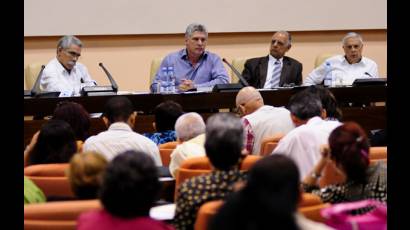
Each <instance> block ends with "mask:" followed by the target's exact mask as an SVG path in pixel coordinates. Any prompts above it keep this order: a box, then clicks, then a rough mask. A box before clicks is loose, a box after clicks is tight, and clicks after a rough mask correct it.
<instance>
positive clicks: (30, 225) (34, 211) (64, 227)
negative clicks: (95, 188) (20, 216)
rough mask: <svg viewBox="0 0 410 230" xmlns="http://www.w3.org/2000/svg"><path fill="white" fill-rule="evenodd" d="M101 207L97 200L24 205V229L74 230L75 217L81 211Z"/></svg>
mask: <svg viewBox="0 0 410 230" xmlns="http://www.w3.org/2000/svg"><path fill="white" fill-rule="evenodd" d="M101 207H102V206H101V204H100V202H99V201H98V200H85V201H61V202H48V203H41V204H28V205H24V229H25V230H37V229H42V230H48V229H50V230H51V229H53V230H75V229H76V225H77V218H78V216H79V215H80V214H81V213H83V212H86V211H90V210H95V209H101Z"/></svg>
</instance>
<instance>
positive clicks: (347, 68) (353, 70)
mask: <svg viewBox="0 0 410 230" xmlns="http://www.w3.org/2000/svg"><path fill="white" fill-rule="evenodd" d="M342 45H343V50H344V53H345V54H344V55H336V56H334V57H330V58H328V59H326V60H325V61H324V62H323V63H322V64H321V65H320V66H319V67H317V68H316V69H314V70H313V71H312V72H311V73H310V74H309V75H308V76H307V77H306V78H305V79H304V81H303V84H304V85H318V84H322V83H323V80H324V79H325V75H326V74H327V71H326V68H327V67H326V65H330V68H331V73H332V75H333V76H334V77H336V76H338V77H340V78H341V79H342V81H343V85H351V84H352V83H353V81H354V80H356V79H357V78H377V77H379V73H378V69H377V64H376V62H374V61H373V60H371V59H369V58H367V57H363V56H362V51H363V39H362V36H360V35H359V34H358V33H354V32H349V33H347V34H346V35H345V36H344V38H343V40H342Z"/></svg>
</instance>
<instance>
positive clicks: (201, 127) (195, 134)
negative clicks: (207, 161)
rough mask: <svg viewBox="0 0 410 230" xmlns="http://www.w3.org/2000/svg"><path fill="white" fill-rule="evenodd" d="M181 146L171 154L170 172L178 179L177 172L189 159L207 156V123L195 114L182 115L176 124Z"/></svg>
mask: <svg viewBox="0 0 410 230" xmlns="http://www.w3.org/2000/svg"><path fill="white" fill-rule="evenodd" d="M175 132H176V135H177V141H178V142H179V144H178V145H177V147H176V148H175V149H174V151H172V153H171V161H170V163H169V171H170V173H171V175H172V176H173V177H176V171H177V169H178V168H179V167H180V166H181V164H182V162H183V161H184V160H186V159H188V158H192V157H200V156H205V148H204V144H205V122H204V120H203V119H202V117H201V115H199V114H198V113H195V112H191V113H186V114H183V115H181V116H180V117H179V118H178V119H177V121H176V122H175Z"/></svg>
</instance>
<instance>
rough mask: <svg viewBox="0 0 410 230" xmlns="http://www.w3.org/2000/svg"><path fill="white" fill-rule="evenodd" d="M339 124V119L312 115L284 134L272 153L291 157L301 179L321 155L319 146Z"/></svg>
mask: <svg viewBox="0 0 410 230" xmlns="http://www.w3.org/2000/svg"><path fill="white" fill-rule="evenodd" d="M341 124H342V123H340V122H339V121H327V120H323V119H321V118H320V117H313V118H311V119H309V121H308V122H307V123H306V124H303V125H300V126H298V127H296V128H295V129H293V130H292V131H290V132H289V133H288V134H286V135H285V136H284V137H283V138H282V139H281V140H280V141H279V143H278V146H277V147H276V148H275V149H274V150H273V152H272V154H284V155H286V156H288V157H290V158H292V159H293V160H294V161H295V163H296V165H297V166H298V168H299V172H300V179H301V180H302V179H303V178H305V176H306V175H307V174H308V173H309V172H310V171H311V170H312V169H313V167H314V166H315V165H316V163H317V162H318V161H319V160H320V158H321V157H322V156H321V153H320V146H321V145H324V144H327V143H328V138H329V135H330V133H331V132H332V131H333V129H335V128H336V127H338V126H339V125H341Z"/></svg>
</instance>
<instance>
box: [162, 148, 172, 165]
mask: <svg viewBox="0 0 410 230" xmlns="http://www.w3.org/2000/svg"><path fill="white" fill-rule="evenodd" d="M172 151H174V149H159V155H160V156H161V161H162V165H163V166H167V167H168V166H169V162H171V153H172Z"/></svg>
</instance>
